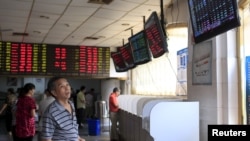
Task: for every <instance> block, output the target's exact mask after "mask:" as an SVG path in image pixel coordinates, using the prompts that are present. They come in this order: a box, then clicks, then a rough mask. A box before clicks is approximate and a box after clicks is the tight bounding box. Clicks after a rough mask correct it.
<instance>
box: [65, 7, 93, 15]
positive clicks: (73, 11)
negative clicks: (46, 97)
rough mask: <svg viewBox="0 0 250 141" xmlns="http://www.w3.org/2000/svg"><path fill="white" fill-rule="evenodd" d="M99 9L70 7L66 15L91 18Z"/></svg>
mask: <svg viewBox="0 0 250 141" xmlns="http://www.w3.org/2000/svg"><path fill="white" fill-rule="evenodd" d="M96 10H97V8H92V7H84V6H70V7H68V8H67V10H66V12H65V13H64V15H74V16H90V15H92V14H94V13H95V12H96Z"/></svg>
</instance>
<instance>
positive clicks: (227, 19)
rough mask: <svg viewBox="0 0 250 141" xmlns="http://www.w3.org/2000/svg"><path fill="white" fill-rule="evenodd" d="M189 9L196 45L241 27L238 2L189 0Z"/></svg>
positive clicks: (233, 0) (227, 0)
mask: <svg viewBox="0 0 250 141" xmlns="http://www.w3.org/2000/svg"><path fill="white" fill-rule="evenodd" d="M188 7H189V14H190V18H191V23H192V28H193V39H194V42H195V43H199V42H202V41H205V40H208V39H210V38H212V37H215V36H217V35H219V34H221V33H224V32H226V31H228V30H230V29H233V28H236V27H238V26H240V19H239V13H238V5H237V1H236V0H210V1H207V0H206V1H204V0H188Z"/></svg>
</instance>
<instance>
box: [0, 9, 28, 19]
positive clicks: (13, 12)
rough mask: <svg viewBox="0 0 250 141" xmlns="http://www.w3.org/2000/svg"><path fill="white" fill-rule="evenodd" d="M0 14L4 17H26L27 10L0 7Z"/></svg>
mask: <svg viewBox="0 0 250 141" xmlns="http://www.w3.org/2000/svg"><path fill="white" fill-rule="evenodd" d="M5 12H6V13H5ZM0 16H5V17H12V16H13V17H20V18H24V19H25V18H27V17H28V16H29V11H28V10H26V11H24V10H10V11H6V9H0Z"/></svg>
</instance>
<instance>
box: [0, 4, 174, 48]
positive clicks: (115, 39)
mask: <svg viewBox="0 0 250 141" xmlns="http://www.w3.org/2000/svg"><path fill="white" fill-rule="evenodd" d="M91 1H94V2H96V3H90V2H89V0H0V41H11V42H25V43H46V44H61V45H86V46H102V47H117V46H121V45H122V44H123V43H126V42H127V41H128V40H127V39H128V38H129V37H130V36H131V35H132V33H134V34H135V33H137V32H139V31H140V30H142V29H143V16H145V19H147V18H148V17H149V15H150V14H151V12H152V11H157V12H158V13H159V14H158V15H159V16H160V9H161V6H160V2H161V0H113V1H112V0H111V2H110V3H109V4H105V3H103V2H104V1H105V2H106V1H110V0H91ZM170 2H171V0H163V5H164V6H165V5H168V4H169V3H170ZM131 29H132V30H131ZM131 31H132V32H131ZM13 33H14V34H15V35H13Z"/></svg>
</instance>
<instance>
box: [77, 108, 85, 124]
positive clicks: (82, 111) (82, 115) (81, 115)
mask: <svg viewBox="0 0 250 141" xmlns="http://www.w3.org/2000/svg"><path fill="white" fill-rule="evenodd" d="M84 122H85V109H84V108H78V109H77V123H78V125H79V126H81V124H82V123H84Z"/></svg>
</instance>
